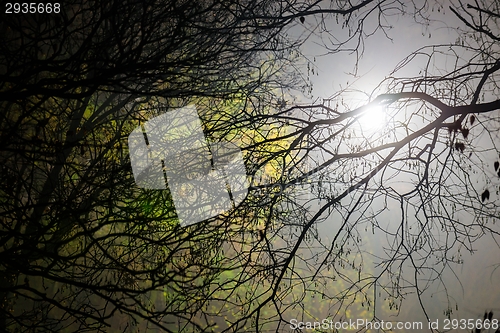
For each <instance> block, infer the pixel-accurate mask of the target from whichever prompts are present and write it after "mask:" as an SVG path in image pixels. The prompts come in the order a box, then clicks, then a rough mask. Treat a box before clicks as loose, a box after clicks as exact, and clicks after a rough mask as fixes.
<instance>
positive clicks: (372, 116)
mask: <svg viewBox="0 0 500 333" xmlns="http://www.w3.org/2000/svg"><path fill="white" fill-rule="evenodd" d="M386 123H387V114H386V113H385V112H384V106H383V105H374V106H371V107H369V108H368V109H367V110H366V111H365V112H363V114H362V115H361V116H360V117H359V124H360V126H361V129H362V130H363V131H364V132H370V133H374V132H375V131H378V130H380V129H382V128H383V127H384V126H385V125H386Z"/></svg>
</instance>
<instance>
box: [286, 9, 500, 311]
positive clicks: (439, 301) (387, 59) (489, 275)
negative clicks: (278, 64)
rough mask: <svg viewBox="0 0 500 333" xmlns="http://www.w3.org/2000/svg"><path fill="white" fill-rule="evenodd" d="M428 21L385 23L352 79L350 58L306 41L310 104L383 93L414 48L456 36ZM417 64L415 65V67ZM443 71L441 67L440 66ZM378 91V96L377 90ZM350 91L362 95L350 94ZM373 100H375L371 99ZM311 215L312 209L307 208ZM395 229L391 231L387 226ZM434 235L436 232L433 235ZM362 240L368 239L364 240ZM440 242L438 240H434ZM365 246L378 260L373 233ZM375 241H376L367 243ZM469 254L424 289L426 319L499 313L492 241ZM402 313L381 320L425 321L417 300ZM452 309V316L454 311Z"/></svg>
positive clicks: (442, 18) (443, 21)
mask: <svg viewBox="0 0 500 333" xmlns="http://www.w3.org/2000/svg"><path fill="white" fill-rule="evenodd" d="M433 18H434V19H436V21H434V22H433V23H432V24H431V25H430V26H429V27H427V28H425V27H422V26H421V25H418V24H416V23H414V22H413V21H412V19H411V18H410V17H403V18H401V17H398V18H397V21H394V22H391V24H393V26H394V29H392V30H389V31H388V35H389V37H390V38H391V39H392V40H389V39H388V38H387V37H385V36H383V34H381V33H378V34H376V35H375V36H373V37H371V38H368V39H367V40H366V41H365V52H364V54H363V57H362V59H361V61H360V63H359V68H358V76H357V77H356V78H355V77H354V76H353V75H352V74H349V72H351V71H352V70H353V67H354V64H355V60H356V59H355V54H352V53H348V52H346V53H341V54H335V55H324V49H323V48H322V47H321V46H318V44H321V41H320V40H319V38H317V36H316V38H311V39H309V40H308V42H306V43H305V44H304V46H303V47H302V51H303V53H304V54H305V55H306V56H307V57H308V58H309V59H314V58H315V59H316V61H315V65H316V66H317V67H316V69H315V71H316V72H317V75H314V76H312V78H313V79H312V82H313V85H314V89H313V100H314V99H319V100H321V99H322V98H329V97H330V96H332V95H334V94H335V93H336V92H337V91H339V90H340V89H341V88H345V87H346V86H347V85H348V83H349V84H350V90H352V91H353V92H352V93H351V94H349V95H348V94H345V95H343V96H346V98H350V99H351V105H352V106H353V108H354V107H358V106H360V105H363V104H364V103H366V102H368V96H369V95H370V94H371V93H372V92H373V91H376V92H377V93H384V92H385V91H384V89H383V87H382V88H380V87H379V88H377V87H378V85H379V83H380V82H382V81H383V80H384V79H385V78H386V77H387V76H388V75H389V74H390V72H391V70H393V69H394V67H395V66H396V65H397V64H398V63H399V62H400V61H401V60H402V59H404V57H405V56H407V55H409V54H410V53H411V52H412V51H415V50H417V49H418V48H420V47H423V46H426V45H430V44H436V45H437V44H443V43H453V42H454V41H455V40H456V39H457V37H459V34H458V33H457V32H456V31H455V30H453V29H448V28H446V26H450V27H457V26H460V25H461V22H460V21H459V20H458V19H457V18H455V17H454V16H453V14H452V13H451V12H450V11H448V12H446V11H445V13H444V14H443V13H442V12H440V13H435V14H434V16H433ZM330 23H331V24H329V22H327V26H328V27H329V28H330V29H332V30H333V29H334V27H335V24H334V22H330ZM312 27H314V24H313V23H310V24H309V25H308V22H307V20H306V22H305V24H304V26H303V27H300V26H299V27H297V28H296V29H299V30H297V32H298V33H300V28H302V29H304V31H307V30H308V29H310V28H312ZM416 64H418V63H416ZM443 65H444V64H443ZM419 70H420V68H418V66H413V67H408V68H407V69H406V70H405V73H404V74H408V75H409V76H411V75H417V74H418V71H419ZM377 89H378V90H377ZM356 90H359V91H362V92H355V91H356ZM373 97H376V94H374V95H373ZM311 209H313V210H314V209H317V206H315V205H313V206H312V208H311ZM390 215H391V214H390V213H386V214H384V215H382V216H381V217H380V220H382V223H384V219H386V220H385V222H386V225H387V228H389V229H391V226H390V223H397V221H394V220H392V221H391V216H390ZM341 223H342V221H341V220H340V219H335V218H330V219H328V220H327V221H326V222H323V223H321V224H320V225H319V226H318V229H319V233H320V234H322V235H325V238H327V237H328V235H334V234H335V232H336V230H338V228H339V227H340V224H341ZM393 227H394V228H395V225H394V226H393ZM438 234H439V232H438ZM364 235H365V237H370V235H368V234H364ZM440 236H443V235H440ZM371 237H373V239H372V240H371V241H370V244H371V245H370V246H372V249H371V250H372V251H374V254H375V256H377V255H379V254H380V255H381V254H383V237H384V235H383V234H382V233H375V234H374V235H373V236H371ZM373 240H376V241H373ZM474 250H475V254H474V255H472V254H470V253H468V252H467V251H464V252H462V255H463V257H462V259H463V264H462V265H452V269H451V270H448V271H446V272H445V273H444V274H443V276H442V281H439V280H438V281H436V282H435V283H433V284H432V285H430V286H429V288H428V289H427V291H426V293H425V294H424V295H423V298H422V300H423V303H424V305H425V307H426V309H427V310H428V315H429V316H430V317H431V318H440V319H441V320H442V319H444V318H445V315H444V310H445V309H446V308H447V307H448V305H452V306H453V308H454V309H453V310H454V316H455V318H457V319H477V318H481V317H482V315H483V313H484V311H490V310H492V311H493V312H494V313H495V312H496V313H500V292H499V291H500V288H499V287H498V284H497V283H496V281H499V280H500V267H499V265H500V252H499V248H498V244H496V243H495V240H494V239H493V238H492V237H489V236H485V237H483V238H481V240H480V241H479V242H476V243H474ZM445 290H447V292H448V293H449V294H450V295H451V296H452V297H451V299H447V298H446V297H445V292H444V291H445ZM403 306H405V307H404V308H402V311H401V312H400V314H399V316H398V317H395V318H387V319H392V320H404V321H408V320H418V321H424V320H425V316H424V314H423V312H422V311H421V310H420V307H419V305H418V300H417V299H416V297H415V295H409V296H407V297H406V299H405V300H404V303H403ZM456 309H458V310H456Z"/></svg>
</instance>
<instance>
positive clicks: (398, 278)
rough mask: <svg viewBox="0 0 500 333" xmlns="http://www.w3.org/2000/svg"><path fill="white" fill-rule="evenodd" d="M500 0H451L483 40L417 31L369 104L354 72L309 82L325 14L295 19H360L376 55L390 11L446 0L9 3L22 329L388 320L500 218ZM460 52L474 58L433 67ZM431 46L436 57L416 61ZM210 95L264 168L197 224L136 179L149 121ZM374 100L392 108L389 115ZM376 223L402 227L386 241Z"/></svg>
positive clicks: (0, 289)
mask: <svg viewBox="0 0 500 333" xmlns="http://www.w3.org/2000/svg"><path fill="white" fill-rule="evenodd" d="M496 6H498V5H497V4H488V2H487V1H484V2H481V3H476V5H475V6H471V5H469V6H467V7H464V6H462V5H460V6H457V7H450V8H451V14H453V15H455V16H456V17H458V18H459V19H460V20H462V21H463V22H464V26H465V29H467V30H466V31H464V33H463V36H464V38H463V40H460V41H454V42H453V43H451V44H449V45H442V46H429V47H426V48H423V49H421V50H418V51H416V52H415V53H414V54H412V55H410V56H409V57H408V58H407V59H404V60H403V61H402V62H401V63H400V65H399V66H398V67H397V68H396V69H395V71H394V72H393V73H392V74H391V75H390V76H389V78H388V79H386V81H384V82H382V84H381V85H380V87H382V88H381V89H383V94H381V95H379V96H378V97H376V98H374V99H373V100H372V101H371V102H370V103H368V104H366V105H364V106H361V107H358V108H354V107H352V106H351V105H349V103H348V102H347V101H342V96H344V94H346V92H345V91H340V92H338V93H337V95H335V96H334V97H332V98H330V99H328V100H324V101H323V103H317V104H314V105H309V104H300V103H298V102H296V101H295V100H294V99H293V95H294V94H295V92H297V91H302V92H304V93H306V94H307V93H308V91H310V89H311V88H310V82H309V81H308V80H307V79H305V80H304V79H302V78H301V77H300V73H299V72H297V71H294V68H295V66H299V65H300V63H303V64H306V63H307V61H306V60H304V57H302V55H301V54H300V49H299V46H300V45H301V44H302V43H303V42H304V41H305V40H306V38H307V36H299V37H298V38H296V37H292V36H293V31H291V29H292V27H294V26H295V25H299V26H304V27H312V28H314V27H318V28H319V29H322V32H323V33H325V34H327V35H331V36H333V32H331V31H330V30H328V29H327V28H326V27H327V25H326V22H327V21H328V20H331V21H333V20H339V19H340V22H339V25H341V26H342V27H343V28H344V30H338V31H339V35H337V36H334V37H335V38H332V39H331V40H330V42H329V43H328V44H325V45H324V46H325V47H326V50H327V51H328V52H330V53H332V54H334V53H336V52H341V51H345V50H348V51H355V52H356V53H357V59H361V55H362V54H363V52H364V44H363V41H364V39H365V38H367V37H368V36H369V33H367V32H366V31H365V27H364V22H366V21H368V20H369V19H370V18H371V17H372V16H374V17H378V21H377V22H378V25H377V28H376V29H377V30H382V31H385V30H387V29H388V28H389V27H387V26H386V25H385V23H384V17H388V16H389V15H394V14H396V15H406V14H407V13H410V14H412V15H413V16H414V18H415V20H416V21H417V22H421V23H422V22H423V23H426V22H428V21H429V20H430V14H429V12H430V11H431V10H432V9H433V8H438V9H442V8H443V7H442V6H441V5H440V4H439V3H437V4H435V3H434V2H427V1H426V2H424V3H423V4H422V3H421V2H408V3H406V4H405V3H401V2H398V1H381V2H374V1H371V0H366V1H358V2H350V3H347V2H345V1H332V2H330V3H328V4H324V3H323V2H319V1H318V2H309V1H304V2H302V1H280V2H269V1H209V2H206V1H195V2H189V1H176V0H172V1H146V2H144V1H134V0H131V1H125V2H123V1H111V2H109V1H108V2H100V1H81V2H79V3H69V2H68V3H61V9H62V11H61V13H60V15H51V16H48V15H41V14H33V15H7V14H2V20H1V21H2V25H1V28H0V29H1V31H2V39H1V41H2V48H1V50H0V59H1V61H0V63H1V64H2V65H1V67H0V68H1V69H0V76H1V80H0V82H2V83H1V89H0V100H1V101H2V110H3V111H2V113H1V117H2V120H1V122H0V123H1V125H0V126H1V131H0V135H1V138H0V139H1V140H0V142H1V147H2V148H1V154H0V156H1V161H0V162H1V165H2V173H1V178H2V182H1V184H2V185H1V189H0V194H1V208H0V211H1V212H2V214H1V215H2V218H1V227H0V242H1V245H2V249H1V252H0V258H1V260H0V263H1V274H0V281H1V283H0V298H1V300H2V301H1V304H2V306H1V324H0V330H2V331H37V332H39V331H40V332H64V331H68V332H73V331H79V332H84V331H92V332H93V331H107V332H112V331H127V330H128V331H137V330H140V331H149V330H150V331H155V330H156V331H166V332H174V331H175V332H179V331H181V332H192V331H200V332H202V331H206V332H211V331H214V332H221V331H227V332H229V331H250V330H253V331H258V332H263V331H266V330H273V331H291V329H290V320H291V318H304V320H306V319H307V320H313V319H315V318H316V319H317V318H322V317H323V318H325V317H327V316H328V317H329V318H332V319H335V320H342V319H346V318H347V317H348V315H347V314H348V312H349V311H352V312H355V313H357V314H358V315H361V314H363V316H364V317H365V318H370V319H373V320H377V319H378V318H379V313H378V312H377V311H389V310H391V309H392V308H396V309H397V308H399V307H400V306H401V300H402V298H404V296H405V295H407V294H408V293H411V292H416V293H417V295H418V296H419V297H420V296H421V295H422V293H424V292H425V290H426V289H427V288H428V286H429V285H430V283H431V282H432V281H434V280H439V279H440V277H441V273H442V272H443V271H444V270H445V269H447V267H449V265H450V263H453V262H455V263H460V262H461V258H460V249H461V248H464V249H467V250H472V244H473V242H474V241H476V240H477V239H479V237H480V236H482V235H483V234H486V233H488V234H491V235H493V236H495V235H498V228H496V227H495V225H494V223H493V222H495V221H497V220H498V216H499V215H498V194H497V189H498V185H499V184H498V178H496V176H497V175H496V173H497V171H498V152H499V149H498V146H497V142H498V121H499V116H498V112H497V110H498V106H500V101H498V100H497V96H498V92H497V89H498V87H497V85H496V82H497V75H498V74H497V71H498V69H499V68H500V65H498V50H497V43H498V37H496V36H497V35H499V33H498V31H497V30H498V28H497V27H498V26H497V20H498V18H499V15H500V14H499V13H500V11H499V9H498V8H497V7H496ZM451 14H449V15H451ZM328 22H329V21H328ZM312 30H314V29H312ZM458 49H463V50H465V52H464V53H461V52H456V50H458ZM443 55H445V56H447V57H452V58H453V57H456V61H455V62H453V63H454V67H453V68H451V69H450V68H439V67H438V68H431V67H430V66H431V64H432V63H433V62H432V61H430V60H433V59H434V58H435V57H441V56H443ZM418 57H427V58H428V59H429V61H428V62H427V63H428V67H427V68H426V69H425V71H424V72H423V74H421V75H415V76H412V77H399V76H398V73H399V72H400V71H401V70H402V69H405V68H408V67H409V66H410V64H411V63H412V61H416V59H417V58H418ZM443 71H444V73H443ZM189 104H194V105H196V107H197V109H198V111H199V114H200V118H201V120H202V123H203V127H204V131H205V135H206V137H207V138H208V139H209V140H210V141H211V142H219V141H230V142H233V143H236V144H237V145H238V146H239V147H240V148H241V149H242V151H243V156H244V158H245V164H246V169H247V174H248V175H249V181H250V187H249V193H248V196H247V198H246V200H245V201H244V202H243V203H242V204H240V205H239V206H238V207H236V208H235V209H233V210H231V211H229V212H226V213H225V214H222V215H220V216H217V217H215V218H212V219H210V220H208V221H204V222H201V223H198V224H196V225H193V226H190V227H185V228H184V227H181V226H180V225H179V222H178V220H177V217H176V213H175V209H174V206H173V204H172V197H171V194H170V192H169V191H156V190H147V189H140V188H138V187H137V186H136V184H135V183H134V177H133V175H132V170H131V166H130V158H129V156H128V154H129V151H128V145H127V138H128V135H129V134H130V132H131V131H132V130H133V129H134V128H137V126H141V125H144V123H145V122H146V121H147V120H148V119H150V118H151V117H153V116H156V115H159V114H162V113H164V112H169V111H170V110H171V109H172V108H175V107H181V106H186V105H189ZM374 107H377V108H382V109H384V110H385V111H384V112H385V113H384V114H385V117H386V118H387V119H386V120H387V125H386V126H384V127H383V128H380V129H377V130H376V131H375V132H370V131H368V130H366V129H365V128H364V126H363V124H362V119H363V117H366V115H367V114H368V113H371V112H374V111H373V110H374ZM478 140H480V141H478ZM484 140H487V142H488V143H490V146H488V148H487V149H486V150H485V149H483V147H484V142H483V141H484ZM492 156H493V157H492ZM492 158H493V159H492ZM493 171H495V172H493ZM481 177H482V178H481ZM476 179H480V180H484V181H485V184H484V186H483V187H481V188H479V187H478V186H476V185H475V181H476ZM310 206H314V207H315V209H309V208H310ZM389 210H390V211H391V217H390V221H388V222H390V225H389V224H388V223H385V221H384V219H387V218H388V215H387V212H388V211H389ZM394 210H396V212H397V214H396V213H393V212H394ZM331 221H338V223H337V224H338V229H336V230H335V231H334V233H332V234H328V235H327V234H325V233H324V230H322V229H321V226H322V225H323V224H324V222H331ZM366 233H369V234H371V233H373V234H377V236H379V235H384V237H385V238H386V240H387V241H386V242H387V244H389V247H387V248H385V249H384V250H385V252H384V253H385V256H384V257H379V258H374V257H373V256H371V255H370V254H369V253H368V251H369V250H368V248H369V246H370V242H373V240H371V239H370V237H367V236H366ZM436 261H437V262H438V264H435V262H436ZM370 262H377V263H378V264H379V267H378V268H376V269H375V268H373V267H371V264H370ZM408 273H409V274H408ZM408 276H411V277H412V278H408ZM384 299H385V301H384ZM376 304H381V305H379V307H378V310H377V311H376V310H375V306H376ZM450 308H451V304H450ZM423 310H424V311H425V308H424V309H423ZM450 311H451V310H450ZM311 318H312V319H311ZM428 318H429V316H428Z"/></svg>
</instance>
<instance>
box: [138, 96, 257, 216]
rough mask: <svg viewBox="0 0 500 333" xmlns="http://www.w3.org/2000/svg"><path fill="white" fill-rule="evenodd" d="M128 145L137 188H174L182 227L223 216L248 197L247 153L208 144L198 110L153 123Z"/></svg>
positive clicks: (225, 144)
mask: <svg viewBox="0 0 500 333" xmlns="http://www.w3.org/2000/svg"><path fill="white" fill-rule="evenodd" d="M128 145H129V151H130V160H131V164H132V172H133V174H134V178H135V182H136V184H137V185H138V186H139V187H142V188H147V189H158V190H165V189H167V188H168V189H169V190H170V192H171V194H172V199H173V203H174V206H175V210H176V212H177V215H178V217H179V220H180V223H181V226H187V225H191V224H194V223H198V222H200V221H203V220H206V219H209V218H211V217H214V216H217V215H219V214H222V213H224V212H226V211H228V210H230V209H232V208H234V207H236V206H237V205H238V204H239V203H241V202H242V201H243V200H244V199H245V197H246V195H247V193H248V181H247V174H246V170H245V164H244V162H243V156H242V154H241V150H240V149H239V148H238V147H237V146H236V145H234V144H232V143H229V142H223V143H210V144H209V143H207V140H206V138H205V135H204V134H203V129H202V127H201V121H200V118H199V116H198V113H197V111H196V108H195V107H194V106H189V107H184V108H180V109H175V110H173V111H170V112H167V113H165V114H162V115H160V116H157V117H154V118H152V119H149V120H148V121H147V122H146V123H145V124H144V126H143V127H142V126H139V127H137V128H136V129H134V130H133V131H132V133H130V135H129V137H128Z"/></svg>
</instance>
